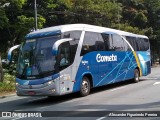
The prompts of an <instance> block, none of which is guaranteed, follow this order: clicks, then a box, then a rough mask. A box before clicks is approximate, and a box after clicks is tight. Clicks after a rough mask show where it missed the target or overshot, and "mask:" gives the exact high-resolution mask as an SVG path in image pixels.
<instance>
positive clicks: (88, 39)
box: [81, 32, 105, 56]
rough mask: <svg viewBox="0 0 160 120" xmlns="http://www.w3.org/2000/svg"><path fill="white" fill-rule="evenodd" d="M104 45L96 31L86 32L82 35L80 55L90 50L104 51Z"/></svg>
mask: <svg viewBox="0 0 160 120" xmlns="http://www.w3.org/2000/svg"><path fill="white" fill-rule="evenodd" d="M104 50H105V45H104V40H103V38H102V36H101V34H99V33H96V32H86V33H85V35H84V40H83V45H82V50H81V56H83V55H85V54H87V53H89V52H92V51H104Z"/></svg>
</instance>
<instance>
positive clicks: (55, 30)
mask: <svg viewBox="0 0 160 120" xmlns="http://www.w3.org/2000/svg"><path fill="white" fill-rule="evenodd" d="M72 30H85V31H93V32H99V33H112V34H119V35H123V36H132V37H141V38H148V37H147V36H144V35H138V34H133V33H130V32H125V31H122V30H116V29H111V28H105V27H100V26H95V25H88V24H67V25H59V26H53V27H48V28H43V29H40V30H37V31H34V32H31V33H29V34H28V35H26V39H31V38H37V37H46V36H51V35H54V34H60V33H63V32H66V31H72Z"/></svg>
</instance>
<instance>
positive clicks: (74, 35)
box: [62, 31, 82, 40]
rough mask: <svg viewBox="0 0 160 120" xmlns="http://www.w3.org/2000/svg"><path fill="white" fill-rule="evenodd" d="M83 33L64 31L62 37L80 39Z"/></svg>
mask: <svg viewBox="0 0 160 120" xmlns="http://www.w3.org/2000/svg"><path fill="white" fill-rule="evenodd" d="M81 33H82V32H81V31H69V32H65V33H63V35H62V38H73V39H76V40H79V39H80V36H81Z"/></svg>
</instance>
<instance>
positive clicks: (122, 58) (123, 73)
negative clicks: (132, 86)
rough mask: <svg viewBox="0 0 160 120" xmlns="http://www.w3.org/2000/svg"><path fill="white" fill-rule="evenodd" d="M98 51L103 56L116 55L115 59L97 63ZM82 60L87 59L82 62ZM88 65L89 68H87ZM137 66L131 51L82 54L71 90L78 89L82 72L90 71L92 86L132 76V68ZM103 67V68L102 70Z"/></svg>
mask: <svg viewBox="0 0 160 120" xmlns="http://www.w3.org/2000/svg"><path fill="white" fill-rule="evenodd" d="M98 53H100V54H101V55H103V56H105V55H106V56H110V55H112V54H114V55H117V61H107V62H102V63H98V62H97V61H96V55H97V54H98ZM83 61H87V62H88V63H87V62H86V64H83V63H84V62H83ZM87 66H89V68H90V69H89V70H88V69H87ZM136 67H137V62H136V59H135V57H134V54H133V52H132V51H128V52H91V53H88V54H86V55H84V56H83V58H82V60H81V63H80V65H79V68H78V71H77V75H76V81H77V82H76V83H75V84H74V87H73V91H74V92H75V91H79V90H80V86H81V81H82V78H83V73H92V74H93V75H92V78H93V84H94V87H97V86H102V85H105V84H110V83H114V82H119V81H122V80H125V79H131V78H133V77H134V69H135V68H136ZM103 69H104V70H103Z"/></svg>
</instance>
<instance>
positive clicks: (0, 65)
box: [0, 54, 3, 82]
mask: <svg viewBox="0 0 160 120" xmlns="http://www.w3.org/2000/svg"><path fill="white" fill-rule="evenodd" d="M0 82H3V68H2V60H1V54H0Z"/></svg>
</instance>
